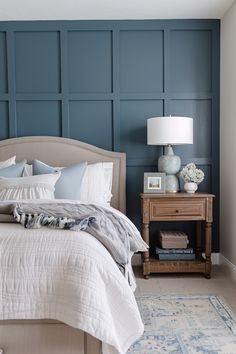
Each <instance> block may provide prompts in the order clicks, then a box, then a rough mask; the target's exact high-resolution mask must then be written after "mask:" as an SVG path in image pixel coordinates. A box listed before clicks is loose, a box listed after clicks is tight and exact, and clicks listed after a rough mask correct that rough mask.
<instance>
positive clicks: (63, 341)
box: [0, 137, 142, 354]
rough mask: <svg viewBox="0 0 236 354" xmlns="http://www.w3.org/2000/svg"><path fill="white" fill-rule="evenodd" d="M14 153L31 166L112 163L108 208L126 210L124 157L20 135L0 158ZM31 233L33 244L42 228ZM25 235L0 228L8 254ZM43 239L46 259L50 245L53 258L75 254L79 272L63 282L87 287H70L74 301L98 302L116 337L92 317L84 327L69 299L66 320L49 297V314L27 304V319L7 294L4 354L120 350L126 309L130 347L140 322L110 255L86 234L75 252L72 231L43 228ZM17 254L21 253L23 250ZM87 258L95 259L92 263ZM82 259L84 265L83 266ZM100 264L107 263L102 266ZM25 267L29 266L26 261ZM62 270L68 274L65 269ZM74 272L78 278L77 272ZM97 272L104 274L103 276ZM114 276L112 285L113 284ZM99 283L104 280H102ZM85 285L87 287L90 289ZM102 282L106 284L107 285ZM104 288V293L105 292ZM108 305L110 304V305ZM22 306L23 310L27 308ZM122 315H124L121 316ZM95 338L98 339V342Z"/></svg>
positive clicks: (1, 149)
mask: <svg viewBox="0 0 236 354" xmlns="http://www.w3.org/2000/svg"><path fill="white" fill-rule="evenodd" d="M13 155H16V156H17V160H18V161H19V160H22V159H27V160H28V161H29V162H30V161H32V160H33V159H39V160H42V161H44V162H45V163H47V164H50V165H52V166H68V165H71V164H74V163H78V162H80V161H82V160H86V161H88V163H95V162H101V161H103V162H113V184H112V194H113V198H112V201H111V205H112V206H113V207H114V208H116V209H118V210H120V211H122V212H125V154H122V153H116V152H110V151H105V150H102V149H99V148H96V147H94V146H91V145H88V144H85V143H82V142H78V141H75V140H71V139H65V138H56V137H55V138H54V137H23V138H16V139H8V140H5V141H1V142H0V160H1V161H2V160H6V159H8V158H9V157H11V156H13ZM30 231H31V233H30V237H31V238H32V240H33V239H40V238H42V232H41V230H30ZM24 232H25V231H24V228H23V227H22V226H21V225H18V224H7V223H2V224H0V240H1V236H2V239H3V238H5V240H7V241H6V242H7V244H8V245H11V249H12V252H21V250H23V248H24V247H23V246H24V237H26V236H25V234H24ZM16 233H17V235H19V238H18V240H17V242H16V241H14V243H12V244H11V242H12V237H13V235H14V236H15V234H16ZM28 235H29V234H28ZM43 237H48V239H49V240H50V242H49V243H48V249H45V255H46V254H47V252H48V256H49V255H50V249H52V248H53V245H55V246H54V248H55V251H57V252H58V253H57V254H59V253H60V252H61V251H60V247H62V248H64V247H68V249H69V252H70V255H71V256H72V255H73V252H74V253H75V252H78V253H80V257H78V258H79V261H78V269H76V271H75V269H73V276H72V275H71V274H68V273H66V274H65V282H66V281H67V279H70V277H71V278H73V277H74V278H73V281H72V282H71V283H73V282H76V279H77V278H78V279H79V281H80V282H81V289H83V290H84V289H85V288H86V287H87V288H86V289H88V291H87V290H86V293H81V291H80V290H81V289H80V288H79V287H77V288H76V287H75V289H76V291H75V292H77V293H78V299H80V301H81V298H82V299H85V305H86V306H87V303H86V301H87V298H88V297H91V298H92V301H91V304H95V303H98V302H99V301H100V302H101V304H100V306H101V312H102V311H103V315H105V318H104V323H105V322H106V321H107V328H110V329H111V328H113V326H114V328H117V329H116V330H117V338H115V337H116V335H115V336H113V330H112V329H111V330H110V333H109V331H105V332H104V330H103V327H102V324H101V326H100V327H101V328H99V325H98V323H99V321H97V319H96V318H94V321H92V323H90V326H88V325H87V322H86V320H84V318H83V316H85V312H81V316H79V315H78V317H75V318H74V319H72V318H73V314H74V313H76V312H78V313H79V307H78V308H77V307H76V305H77V304H76V297H75V298H74V297H71V298H70V301H69V300H68V303H69V305H72V304H73V306H74V308H75V311H74V312H73V313H71V316H68V317H67V318H66V315H65V313H63V306H61V307H60V308H61V312H62V316H61V317H60V316H58V311H55V314H56V315H55V316H54V314H53V313H52V307H50V306H51V304H50V299H49V300H48V304H49V305H50V306H49V305H48V306H49V307H50V311H49V310H48V312H47V311H46V312H45V309H44V310H43V311H41V310H40V306H36V305H37V304H31V303H30V305H32V307H33V306H35V309H36V310H35V314H34V316H33V317H31V316H32V311H31V312H29V314H28V315H27V311H26V308H24V309H23V310H24V311H22V313H24V315H23V316H22V317H21V312H20V311H19V308H21V306H23V302H24V301H23V300H22V299H21V298H20V296H19V294H20V291H19V292H18V296H19V298H18V300H17V302H18V303H19V304H20V305H19V306H18V305H17V306H18V307H17V311H16V310H15V308H14V306H13V305H11V301H12V299H13V298H14V293H13V294H11V296H10V297H11V299H10V300H11V301H9V306H7V311H6V310H5V312H4V311H3V312H4V313H5V315H4V316H5V317H4V318H3V319H2V320H1V321H0V348H1V349H3V353H4V354H54V353H55V354H101V352H102V350H103V352H104V353H105V352H107V353H108V352H109V351H112V350H113V348H111V347H110V346H109V345H108V346H107V345H106V344H104V343H105V342H106V343H110V344H113V345H114V346H116V347H118V346H119V336H120V337H121V338H122V336H123V335H124V334H122V333H119V331H122V330H121V329H122V328H123V329H124V331H126V329H125V326H126V325H129V320H127V319H126V318H125V316H126V314H125V313H126V312H129V311H131V312H130V314H131V318H130V321H131V323H133V327H134V333H130V338H129V340H128V342H129V343H130V342H132V341H133V340H135V337H137V336H139V335H140V334H141V332H142V324H141V321H140V318H139V313H138V312H137V311H136V308H135V307H136V303H135V301H134V298H133V294H132V295H131V293H132V291H131V289H130V287H129V285H128V283H127V281H126V279H125V278H124V276H123V275H122V274H121V272H120V270H119V269H118V267H117V265H116V264H115V262H114V260H113V259H112V257H111V255H110V254H109V252H108V251H107V250H106V249H105V248H104V247H103V246H102V245H101V244H100V243H99V242H98V241H97V240H96V239H94V238H93V237H92V236H91V235H88V237H84V238H83V240H82V242H81V244H80V246H79V249H76V247H77V246H75V244H74V238H75V237H76V233H73V232H72V231H64V230H46V231H44V236H43ZM57 239H59V240H60V244H59V243H58V244H57V241H56V240H57ZM50 243H51V244H50ZM33 247H34V246H32V249H31V250H30V253H31V254H33V253H34V252H35V253H38V256H39V258H40V252H41V254H42V252H44V248H43V247H41V248H39V250H35V249H34V248H33ZM22 252H24V250H23V251H22ZM22 254H23V253H22ZM0 257H3V258H4V254H0ZM92 258H93V259H94V260H95V261H94V260H91V259H92ZM86 259H88V260H89V261H88V262H87V261H86ZM13 261H14V259H13ZM27 262H28V260H27ZM83 262H84V263H83ZM94 262H95V263H94ZM76 264H77V263H76ZM104 264H105V265H106V266H105V268H104ZM27 265H30V260H29V263H27ZM33 267H34V263H32V268H33ZM80 267H81V268H80ZM6 269H7V268H6ZM104 269H105V271H104ZM40 271H41V272H42V277H43V276H45V277H46V276H47V274H46V273H45V274H44V271H42V270H40ZM66 271H68V269H67V270H66ZM77 271H78V274H77V273H76V272H77ZM80 271H81V272H82V273H83V276H82V277H80V275H79V273H80ZM96 271H97V272H98V274H99V275H98V276H96V277H94V273H95V272H96ZM99 272H100V273H99ZM102 272H104V274H102ZM34 273H35V269H34ZM6 274H8V278H11V270H10V273H7V271H6ZM61 274H62V273H60V272H59V270H58V269H55V272H54V273H53V274H52V276H53V279H54V278H55V277H57V276H58V277H61ZM101 274H102V277H103V279H102V280H101V282H100V281H99V280H98V279H99V277H101ZM103 275H104V276H103ZM109 277H110V278H109ZM82 278H85V279H84V280H86V281H85V282H84V283H83V281H84V280H83V279H82ZM113 278H114V279H115V281H113V280H112V279H113ZM104 279H105V280H106V281H104ZM109 279H110V283H109ZM88 283H89V284H90V285H89V286H88ZM32 284H33V281H32ZM68 284H69V282H68ZM84 284H85V285H84ZM107 284H110V285H109V287H108V286H107ZM54 285H55V284H54V283H53V286H54ZM7 286H8V288H9V287H10V285H9V282H8V285H7ZM21 286H22V283H21V281H20V279H19V284H18V286H17V288H18V290H19V289H20V287H21ZM69 286H71V284H69V285H68V288H69ZM76 286H77V284H76ZM84 286H85V287H84ZM107 289H109V291H108V290H107ZM34 290H35V289H34ZM30 291H31V290H30V288H29V291H28V292H29V298H30ZM96 292H98V293H99V296H98V297H97V298H96V297H95V296H93V294H95V293H96ZM59 293H60V291H59ZM1 295H2V294H0V300H1V301H2V303H3V295H2V298H1ZM67 296H68V297H69V296H71V292H69V291H68V294H67V292H66V291H65V290H63V297H64V299H65V298H67ZM99 297H100V300H99ZM116 297H117V299H116ZM39 299H40V297H39ZM7 300H8V299H4V301H5V303H7ZM119 300H120V301H119ZM63 301H64V300H63ZM115 301H116V302H117V303H116V302H115ZM109 302H111V303H110V304H109ZM113 302H114V303H113ZM59 303H60V302H59ZM27 304H28V305H27V306H29V299H28V303H27ZM118 304H119V305H118ZM0 305H1V304H0ZM24 306H25V307H26V305H24ZM55 308H56V303H55ZM98 310H99V305H98V309H96V311H97V313H96V312H94V314H95V315H94V316H95V317H96V316H98V315H97V314H98V312H99V311H98ZM106 311H107V312H106ZM112 311H113V313H112ZM122 312H124V313H123V314H122ZM6 313H7V315H6ZM45 313H48V316H46V317H44V314H45ZM87 313H88V316H90V317H92V316H93V312H92V310H91V309H90V308H88V310H87ZM67 315H68V313H67ZM63 316H64V317H63ZM119 316H120V320H119ZM122 316H123V317H122ZM58 317H60V318H58ZM65 318H66V320H65ZM55 319H56V320H55ZM126 320H127V324H125V322H124V323H122V321H126ZM64 322H65V323H66V324H65V323H64ZM90 322H91V321H90ZM113 322H114V323H113ZM105 327H106V325H105ZM118 327H119V329H118ZM135 330H136V332H135ZM131 332H132V331H131ZM88 333H90V334H91V335H89V334H88ZM113 337H114V338H113ZM98 338H100V339H101V340H103V343H102V342H101V340H99V339H98ZM104 338H105V340H104ZM116 342H117V343H116ZM102 348H103V349H102ZM123 348H125V343H123ZM123 350H124V349H122V348H120V352H122V351H123ZM114 352H117V351H114Z"/></svg>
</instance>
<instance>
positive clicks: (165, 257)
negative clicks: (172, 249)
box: [158, 253, 195, 261]
mask: <svg viewBox="0 0 236 354" xmlns="http://www.w3.org/2000/svg"><path fill="white" fill-rule="evenodd" d="M158 258H159V260H160V261H176V260H178V261H185V260H194V259H195V254H194V253H193V254H187V253H186V254H174V253H173V254H159V255H158Z"/></svg>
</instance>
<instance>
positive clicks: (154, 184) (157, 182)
mask: <svg viewBox="0 0 236 354" xmlns="http://www.w3.org/2000/svg"><path fill="white" fill-rule="evenodd" d="M143 189H144V193H165V191H166V186H165V173H159V172H145V173H144V188H143Z"/></svg>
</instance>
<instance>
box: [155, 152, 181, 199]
mask: <svg viewBox="0 0 236 354" xmlns="http://www.w3.org/2000/svg"><path fill="white" fill-rule="evenodd" d="M180 167H181V159H180V157H179V156H177V155H174V152H173V149H172V146H171V145H167V146H165V155H162V156H160V157H159V160H158V171H159V172H164V173H166V193H177V192H178V191H179V179H178V177H177V176H176V174H177V173H178V172H179V170H180Z"/></svg>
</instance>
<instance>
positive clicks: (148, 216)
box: [141, 193, 214, 279]
mask: <svg viewBox="0 0 236 354" xmlns="http://www.w3.org/2000/svg"><path fill="white" fill-rule="evenodd" d="M213 197H214V195H213V194H207V193H194V194H189V193H176V194H145V193H143V194H141V212H142V237H143V239H144V241H145V242H146V243H147V244H148V245H149V223H150V222H153V221H155V222H158V221H196V248H195V252H196V260H194V261H159V260H158V259H156V258H151V257H150V255H149V251H148V252H144V253H143V275H144V278H146V279H148V276H149V274H150V273H179V272H180V273H204V274H205V277H206V278H208V279H210V277H211V241H212V222H213V217H212V214H213ZM202 222H205V249H204V250H202V249H201V223H202ZM203 252H205V258H203V257H202V253H203Z"/></svg>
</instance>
